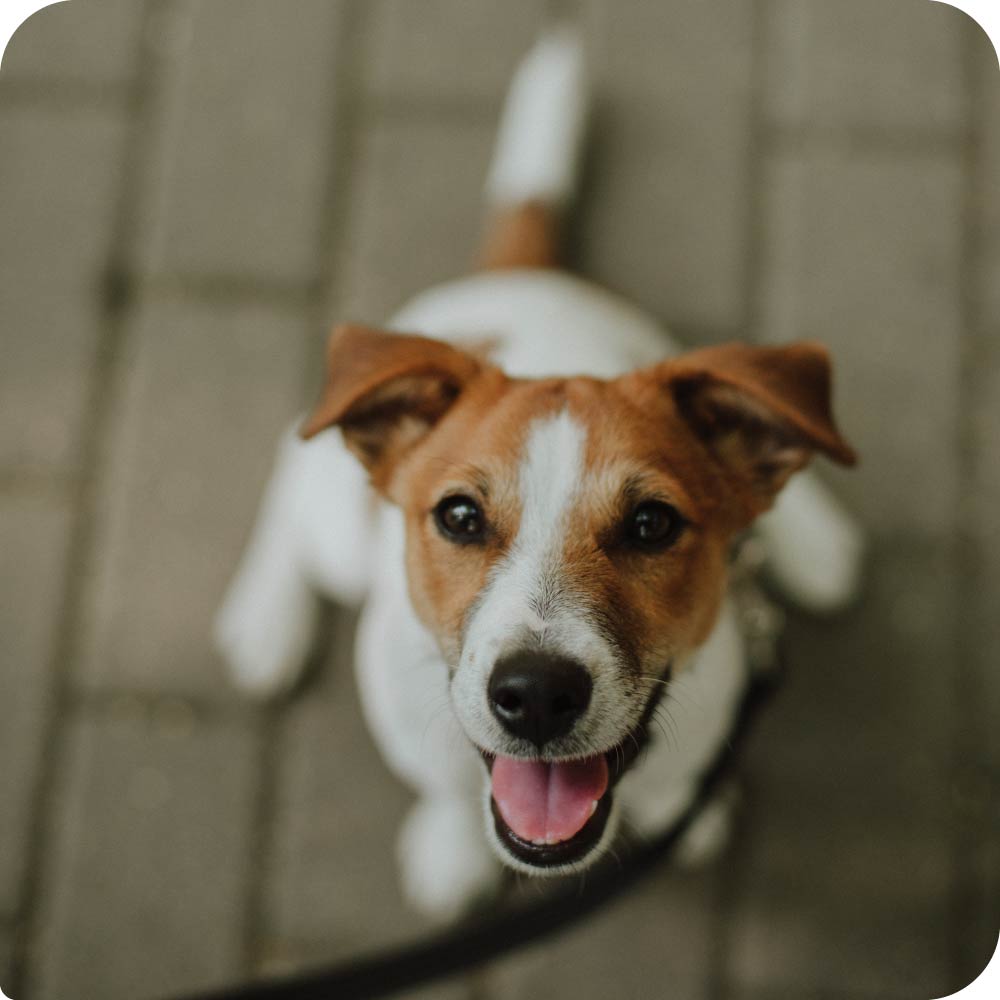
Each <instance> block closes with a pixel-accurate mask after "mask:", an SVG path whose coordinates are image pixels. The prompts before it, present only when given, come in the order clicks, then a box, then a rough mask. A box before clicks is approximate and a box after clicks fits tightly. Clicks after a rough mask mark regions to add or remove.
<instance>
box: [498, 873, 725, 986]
mask: <svg viewBox="0 0 1000 1000" xmlns="http://www.w3.org/2000/svg"><path fill="white" fill-rule="evenodd" d="M714 881H715V870H714V869H711V868H707V869H704V870H703V871H701V872H697V873H691V872H687V873H681V872H678V871H676V870H672V869H671V868H670V867H669V866H667V865H665V866H662V867H661V868H660V869H658V870H656V871H654V872H652V873H651V874H649V875H648V876H647V877H646V879H645V881H644V882H643V883H642V884H641V885H640V886H638V887H637V888H635V889H633V890H631V891H630V892H628V893H627V894H626V895H625V896H624V898H623V899H621V900H619V901H618V902H616V903H614V904H612V905H609V906H607V907H605V908H604V909H602V910H601V911H600V912H599V913H598V914H596V915H595V916H593V917H591V918H588V919H587V920H586V921H585V922H584V923H583V924H582V925H581V926H580V927H578V928H574V929H572V930H570V931H568V932H566V933H564V934H561V935H560V936H558V937H554V938H551V939H549V940H547V941H545V942H543V943H540V944H538V945H537V946H535V947H533V948H531V949H529V950H527V951H522V952H519V953H518V954H517V955H516V956H514V957H511V958H509V959H507V960H505V961H503V962H501V963H499V964H497V965H495V966H492V967H491V968H490V971H489V973H488V974H487V976H486V984H487V987H488V994H489V996H490V997H491V1000H519V998H521V997H546V998H549V997H551V998H552V1000H584V998H586V1000H590V998H591V997H616V998H617V997H621V998H623V1000H660V998H662V997H667V996H671V997H673V996H676V997H683V998H684V1000H700V998H707V997H709V996H712V995H713V993H712V992H711V988H712V982H713V979H714V976H713V972H712V962H713V957H714V954H713V932H714V930H715V928H714V926H713V914H712V909H713V904H714V899H715V896H716V890H715V887H714V884H713V883H714Z"/></svg>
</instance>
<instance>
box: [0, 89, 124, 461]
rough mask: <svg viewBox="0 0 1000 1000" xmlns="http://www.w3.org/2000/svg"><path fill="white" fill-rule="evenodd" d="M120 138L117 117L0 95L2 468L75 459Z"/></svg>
mask: <svg viewBox="0 0 1000 1000" xmlns="http://www.w3.org/2000/svg"><path fill="white" fill-rule="evenodd" d="M5 72H6V71H5ZM124 135H125V132H124V122H123V121H122V119H120V118H119V117H117V116H115V115H113V114H106V113H103V112H83V111H77V112H76V113H74V114H72V115H69V114H59V113H49V112H45V111H41V110H38V109H35V110H32V111H29V110H27V109H13V108H4V107H3V106H2V104H0V136H2V137H3V156H2V157H0V201H2V206H3V208H2V211H3V219H4V225H3V232H2V233H0V302H2V303H3V306H2V325H3V330H4V333H3V340H2V342H3V364H2V365H0V400H2V403H0V413H2V416H3V419H2V420H0V468H8V469H9V468H11V467H20V468H23V469H31V470H34V471H44V472H49V471H55V472H69V471H73V470H74V469H75V468H76V464H77V460H78V453H77V450H78V446H79V443H80V442H79V430H80V426H81V422H82V420H83V417H84V414H83V407H84V405H85V403H86V399H87V390H88V386H89V380H90V376H91V369H92V367H93V364H94V360H95V354H96V349H97V342H98V339H99V336H100V326H101V322H102V314H101V299H100V295H99V294H98V293H99V291H100V288H101V279H102V278H103V276H104V275H103V269H104V267H105V265H106V263H107V258H108V253H109V249H110V241H111V236H112V229H113V224H114V214H115V203H116V198H117V195H118V189H119V186H120V184H121V154H122V148H123V140H124Z"/></svg>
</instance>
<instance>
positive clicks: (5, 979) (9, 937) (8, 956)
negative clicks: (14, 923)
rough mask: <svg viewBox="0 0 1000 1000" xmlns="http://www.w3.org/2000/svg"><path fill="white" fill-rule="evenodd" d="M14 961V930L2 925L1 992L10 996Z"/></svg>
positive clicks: (0, 953) (0, 929)
mask: <svg viewBox="0 0 1000 1000" xmlns="http://www.w3.org/2000/svg"><path fill="white" fill-rule="evenodd" d="M13 961H14V930H13V928H11V927H5V926H4V925H3V924H0V992H5V993H7V995H8V996H9V995H10V990H11V985H10V975H11V970H12V968H13Z"/></svg>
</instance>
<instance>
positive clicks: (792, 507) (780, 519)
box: [757, 472, 865, 614]
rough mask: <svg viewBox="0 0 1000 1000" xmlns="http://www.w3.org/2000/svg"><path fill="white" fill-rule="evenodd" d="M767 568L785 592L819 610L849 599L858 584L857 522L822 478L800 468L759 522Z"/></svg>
mask: <svg viewBox="0 0 1000 1000" xmlns="http://www.w3.org/2000/svg"><path fill="white" fill-rule="evenodd" d="M757 530H758V532H759V534H760V536H761V537H762V538H763V540H764V545H765V548H766V550H767V563H766V566H767V570H768V572H769V573H770V574H771V576H772V578H773V579H774V580H775V581H776V582H777V583H778V585H779V586H780V587H781V588H782V589H783V590H784V591H785V593H786V594H787V595H788V597H789V598H790V599H791V600H793V601H795V603H796V604H798V605H800V606H801V607H803V608H805V609H807V610H809V611H813V612H816V613H821V614H829V613H832V612H835V611H838V610H839V609H840V608H842V607H844V606H845V605H847V604H849V603H850V602H851V601H852V600H853V599H854V597H855V596H856V595H857V593H858V591H859V589H860V586H861V572H862V567H863V563H864V553H865V540H864V534H863V532H862V530H861V527H860V526H859V525H858V523H857V522H856V521H855V520H854V518H853V517H852V516H851V515H850V514H849V513H848V512H847V510H846V509H845V508H844V507H843V505H842V504H841V503H840V502H839V501H838V500H837V499H836V497H834V495H833V494H832V493H831V492H830V491H829V490H827V489H826V487H825V486H824V485H823V483H822V482H821V481H820V480H819V479H818V478H817V477H816V476H814V475H812V474H811V473H808V472H803V473H799V475H797V476H795V477H794V478H793V479H792V480H791V481H790V482H789V483H788V485H787V486H786V487H785V489H784V490H783V491H782V493H781V494H780V496H779V497H778V500H777V502H776V504H775V506H774V509H773V510H772V511H770V512H769V513H768V514H765V515H764V516H763V517H762V518H760V519H759V520H758V522H757Z"/></svg>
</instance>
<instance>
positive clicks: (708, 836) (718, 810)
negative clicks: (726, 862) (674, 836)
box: [674, 795, 735, 870]
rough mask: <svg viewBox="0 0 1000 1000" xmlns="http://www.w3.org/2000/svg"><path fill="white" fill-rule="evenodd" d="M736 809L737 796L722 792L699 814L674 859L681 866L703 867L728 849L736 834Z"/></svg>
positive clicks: (686, 832) (681, 841) (688, 829)
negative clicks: (734, 798) (734, 818)
mask: <svg viewBox="0 0 1000 1000" xmlns="http://www.w3.org/2000/svg"><path fill="white" fill-rule="evenodd" d="M734 810H735V802H734V801H733V797H732V796H730V795H719V796H717V797H716V798H714V799H712V800H711V801H710V802H708V804H707V805H706V806H705V807H704V808H703V809H702V810H701V811H700V812H699V813H698V815H697V816H695V818H694V821H693V822H692V823H691V825H690V826H689V827H688V828H687V830H686V831H685V832H684V835H683V836H682V837H681V839H680V843H679V844H678V845H677V849H676V851H675V852H674V860H675V861H676V862H677V864H678V865H679V866H680V867H681V868H685V869H688V870H690V869H693V868H700V867H701V866H702V865H707V864H709V863H710V862H711V861H714V860H715V859H716V858H717V857H718V856H719V855H720V854H721V853H722V852H723V851H724V850H725V849H726V845H727V844H728V843H729V839H730V836H731V834H732V828H733V813H734Z"/></svg>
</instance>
